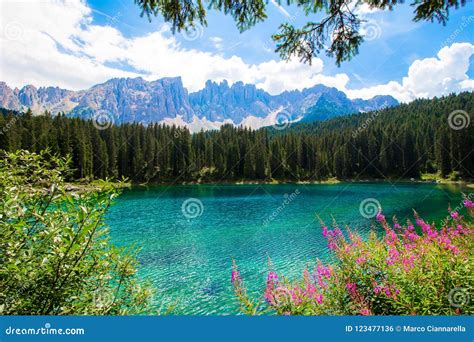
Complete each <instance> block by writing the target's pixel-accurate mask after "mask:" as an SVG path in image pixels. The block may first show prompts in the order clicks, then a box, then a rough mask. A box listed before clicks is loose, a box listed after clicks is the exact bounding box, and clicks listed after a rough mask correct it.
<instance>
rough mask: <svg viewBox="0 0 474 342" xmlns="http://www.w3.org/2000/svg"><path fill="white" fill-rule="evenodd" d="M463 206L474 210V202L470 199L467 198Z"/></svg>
mask: <svg viewBox="0 0 474 342" xmlns="http://www.w3.org/2000/svg"><path fill="white" fill-rule="evenodd" d="M463 204H464V206H465V207H466V208H470V209H473V208H474V202H473V201H471V200H470V199H468V198H466V199H465V200H464V201H463Z"/></svg>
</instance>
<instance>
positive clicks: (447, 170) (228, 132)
mask: <svg viewBox="0 0 474 342" xmlns="http://www.w3.org/2000/svg"><path fill="white" fill-rule="evenodd" d="M455 109H456V110H464V111H465V112H466V113H473V112H474V95H473V94H471V93H461V94H459V95H451V96H447V97H442V98H434V99H431V100H416V101H413V102H412V103H409V104H402V105H400V106H397V107H394V108H388V109H384V110H380V111H375V112H367V113H360V114H354V115H348V116H343V117H338V118H334V119H331V120H328V121H322V122H314V123H308V124H292V125H290V126H289V127H288V128H286V129H285V130H272V129H268V128H266V129H260V130H257V131H254V130H250V129H247V128H242V127H239V128H236V127H233V126H231V125H226V126H223V127H222V128H221V129H220V130H219V131H208V132H199V133H196V134H191V133H190V132H189V131H188V130H187V129H185V128H178V127H170V126H164V125H159V124H151V125H148V126H142V125H140V124H122V125H120V126H111V127H110V128H108V129H105V130H98V129H97V128H96V127H95V126H94V125H93V122H92V121H90V120H89V121H86V120H81V119H78V118H67V117H65V116H63V115H58V116H56V117H50V116H47V115H42V116H31V115H28V114H23V115H22V114H19V113H15V112H11V111H7V110H0V113H3V115H0V132H3V134H0V149H5V150H7V151H10V152H14V151H16V150H18V149H27V150H29V151H32V152H36V153H39V152H40V151H41V150H42V149H44V148H46V147H49V148H50V149H51V151H52V152H53V153H54V154H58V155H61V156H66V155H70V156H71V166H72V167H73V168H74V170H73V172H72V173H71V174H70V175H69V176H68V179H70V180H72V179H81V178H86V179H88V180H89V181H90V180H91V179H100V178H102V179H105V178H107V177H108V178H119V177H126V178H128V179H130V181H131V182H134V183H142V182H157V183H182V182H221V181H222V182H225V181H231V182H238V181H241V180H252V181H253V180H256V181H269V180H271V179H274V180H277V181H307V182H311V181H321V180H326V179H330V178H333V177H337V178H338V179H341V180H342V179H368V178H370V179H373V178H381V179H384V178H395V179H400V178H404V179H407V178H412V177H413V178H419V175H420V173H435V172H437V171H439V172H440V173H442V174H443V176H447V175H449V174H451V173H452V172H456V177H457V178H461V179H473V178H474V174H473V173H472V172H473V170H474V159H473V158H472V154H471V152H472V146H473V145H474V125H472V124H471V125H469V126H467V127H465V128H463V129H459V130H454V129H451V128H450V127H449V124H448V117H449V114H450V113H451V112H452V111H453V110H455Z"/></svg>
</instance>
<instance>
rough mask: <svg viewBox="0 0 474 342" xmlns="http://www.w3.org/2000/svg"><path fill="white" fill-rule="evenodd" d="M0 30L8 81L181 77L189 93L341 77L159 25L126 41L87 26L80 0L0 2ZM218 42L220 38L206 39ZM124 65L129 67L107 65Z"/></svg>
mask: <svg viewBox="0 0 474 342" xmlns="http://www.w3.org/2000/svg"><path fill="white" fill-rule="evenodd" d="M1 6H2V15H1V18H2V23H1V25H2V27H5V25H8V24H10V23H19V25H20V27H21V30H22V31H23V32H22V37H21V39H11V37H10V36H8V35H7V34H5V32H3V33H4V34H2V36H1V45H2V59H1V62H0V69H1V79H2V80H4V81H6V82H7V83H8V84H10V85H13V86H18V87H21V86H23V85H25V84H34V85H36V86H46V85H58V86H61V87H65V88H69V89H83V88H87V87H90V86H92V85H93V84H96V83H98V82H103V81H105V80H107V79H109V78H111V77H124V76H131V77H134V76H143V77H144V78H146V79H149V80H150V79H157V78H161V77H167V76H181V77H182V79H183V83H184V85H185V87H186V88H188V90H189V91H196V90H199V89H201V88H202V87H203V86H204V84H205V81H206V80H208V79H212V80H215V81H221V80H224V79H227V80H228V81H229V82H230V83H234V82H237V81H243V82H245V83H253V84H257V85H258V86H259V87H261V88H263V89H265V90H267V91H269V92H271V93H280V92H282V91H284V90H291V89H301V88H303V87H307V86H312V85H314V83H315V82H324V83H326V84H331V85H332V84H338V83H340V82H341V77H340V75H337V76H336V77H334V78H333V77H331V76H323V75H322V74H321V72H322V69H323V62H322V60H320V59H315V60H314V63H313V65H312V66H309V65H305V64H302V63H299V62H296V61H292V62H288V63H287V62H285V61H273V60H272V61H268V62H264V63H260V64H248V63H246V62H245V61H244V60H243V59H242V58H240V57H238V56H232V57H230V58H225V57H223V56H221V55H218V54H212V53H209V52H203V51H199V50H196V49H185V48H183V47H182V46H181V45H180V43H179V42H178V41H177V40H176V39H175V37H174V36H172V35H171V34H170V33H169V30H168V29H167V27H166V26H163V27H162V28H161V29H160V30H158V31H155V32H152V33H150V34H147V35H143V36H139V37H135V38H126V37H124V36H123V35H122V33H121V32H120V31H118V30H117V29H115V28H113V27H111V26H100V25H95V24H93V23H92V19H91V9H90V8H88V7H87V5H86V4H85V3H84V2H82V1H80V0H68V1H64V0H63V1H59V0H56V1H53V0H51V1H41V2H33V1H27V2H13V1H5V0H2V2H1ZM211 42H212V43H213V44H214V45H215V46H216V47H219V46H220V45H222V38H220V37H212V38H211ZM117 62H119V63H125V64H128V65H129V66H131V67H133V69H135V70H136V72H127V71H124V70H121V69H120V68H115V67H111V66H110V65H111V63H117Z"/></svg>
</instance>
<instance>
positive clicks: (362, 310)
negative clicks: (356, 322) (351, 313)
mask: <svg viewBox="0 0 474 342" xmlns="http://www.w3.org/2000/svg"><path fill="white" fill-rule="evenodd" d="M359 313H360V314H361V315H362V316H370V315H371V314H372V312H371V311H370V310H369V309H367V308H364V309H361V310H360V311H359Z"/></svg>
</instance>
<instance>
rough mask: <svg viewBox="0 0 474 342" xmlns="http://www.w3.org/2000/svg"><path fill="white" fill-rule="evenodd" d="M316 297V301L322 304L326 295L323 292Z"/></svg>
mask: <svg viewBox="0 0 474 342" xmlns="http://www.w3.org/2000/svg"><path fill="white" fill-rule="evenodd" d="M315 298H316V302H317V303H318V304H321V303H322V302H323V299H324V296H323V295H322V294H317V295H316V297H315Z"/></svg>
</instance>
